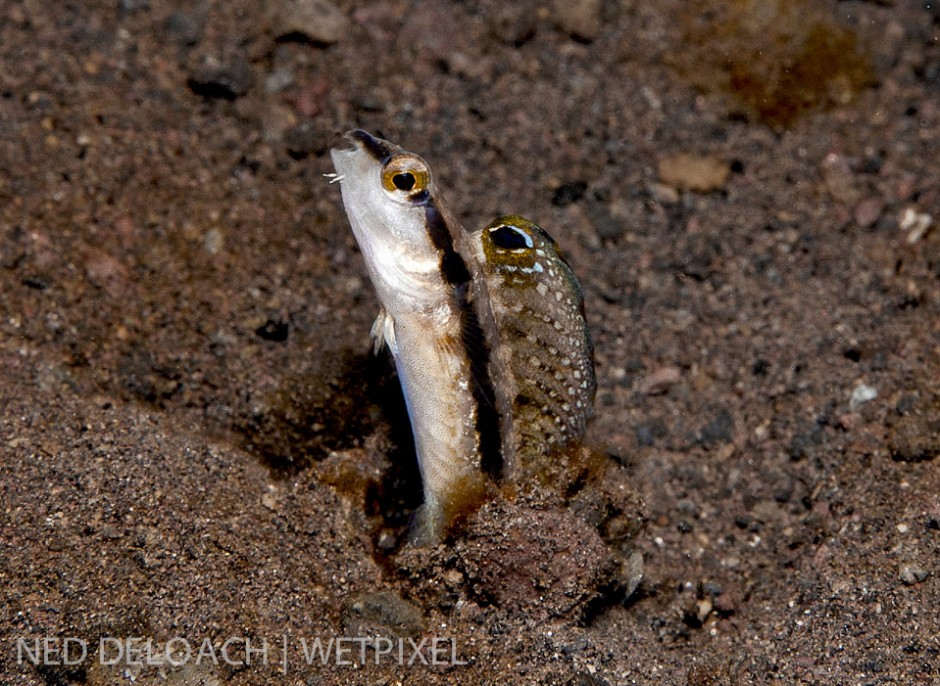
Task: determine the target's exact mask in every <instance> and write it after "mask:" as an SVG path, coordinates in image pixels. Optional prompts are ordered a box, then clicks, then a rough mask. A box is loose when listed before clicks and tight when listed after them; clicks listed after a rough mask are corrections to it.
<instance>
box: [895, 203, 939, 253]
mask: <svg viewBox="0 0 940 686" xmlns="http://www.w3.org/2000/svg"><path fill="white" fill-rule="evenodd" d="M932 224H933V217H932V216H930V215H929V214H927V213H926V212H918V211H917V210H915V209H914V208H913V207H908V208H905V210H904V211H903V212H901V216H900V218H899V219H898V226H899V227H900V229H901V231H907V237H906V238H905V240H906V241H907V242H908V243H910V244H911V245H913V244H914V243H916V242H917V241H919V240H920V239H921V238H923V237H924V236H925V235H927V230H928V229H929V228H930V226H931V225H932Z"/></svg>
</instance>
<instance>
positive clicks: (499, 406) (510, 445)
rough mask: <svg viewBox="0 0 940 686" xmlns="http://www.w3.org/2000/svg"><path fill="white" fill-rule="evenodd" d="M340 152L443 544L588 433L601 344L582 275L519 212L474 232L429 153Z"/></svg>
mask: <svg viewBox="0 0 940 686" xmlns="http://www.w3.org/2000/svg"><path fill="white" fill-rule="evenodd" d="M346 139H347V141H348V142H349V147H347V148H336V149H333V150H331V157H332V160H333V165H334V168H335V170H336V171H335V174H334V175H331V183H334V182H338V183H339V185H340V190H341V195H342V200H343V205H344V207H345V210H346V215H347V217H348V219H349V223H350V226H351V227H352V231H353V234H354V236H355V238H356V241H357V243H358V244H359V248H360V251H361V253H362V256H363V259H364V261H365V265H366V270H367V272H368V275H369V279H370V281H371V282H372V285H373V287H374V288H375V291H376V295H377V297H378V300H379V314H378V316H377V317H376V320H375V323H374V324H373V326H372V329H371V336H372V339H373V345H374V347H375V349H376V351H378V350H380V349H381V348H382V347H387V348H388V350H389V352H390V353H391V356H392V359H393V360H394V363H395V367H396V370H397V372H398V377H399V381H400V383H401V386H402V392H403V395H404V398H405V404H406V407H407V409H408V416H409V420H410V423H411V429H412V434H413V436H414V442H415V450H416V453H417V458H418V466H419V471H420V474H421V479H422V485H423V496H424V503H423V505H422V506H421V508H420V509H419V511H418V515H417V519H416V524H415V526H414V527H413V533H412V538H411V542H412V543H413V544H414V545H418V546H426V545H434V544H436V543H438V542H440V541H441V540H442V537H443V536H444V534H445V533H446V532H447V531H448V530H449V529H450V528H451V526H452V525H453V524H454V523H455V521H456V520H458V519H459V518H461V517H464V516H466V515H468V514H469V513H471V512H472V511H473V510H474V509H475V508H477V507H479V505H480V504H482V503H483V502H484V501H485V500H486V498H488V497H490V495H491V494H492V493H493V490H494V485H495V484H498V483H500V482H502V481H504V480H506V479H513V478H523V477H524V472H525V469H524V465H525V464H527V461H528V460H530V458H531V459H532V460H536V461H537V460H538V459H539V458H541V457H544V456H546V455H549V454H550V453H551V452H552V451H553V450H555V449H556V448H558V447H560V446H564V445H566V444H567V443H570V442H571V441H575V440H578V439H579V438H580V437H581V435H582V434H583V431H584V426H585V422H586V421H587V418H588V417H589V416H590V413H591V408H592V406H593V403H592V401H593V395H594V389H595V385H596V383H595V378H594V370H593V347H592V344H591V339H590V333H589V331H588V329H587V324H586V323H585V317H584V305H583V297H582V295H581V290H580V287H579V285H578V281H577V279H576V277H575V275H574V273H573V271H572V270H571V268H570V266H569V265H568V264H567V262H566V261H565V260H564V258H563V257H562V255H561V251H560V249H559V247H558V245H557V243H555V241H554V240H553V239H552V238H551V237H550V236H549V235H548V233H547V232H545V231H544V230H543V229H541V228H540V227H538V226H537V225H536V224H534V223H532V222H530V221H528V220H526V219H523V218H522V217H518V216H515V215H507V216H504V217H500V218H498V219H497V220H495V221H493V222H491V223H490V224H488V225H487V226H485V227H484V228H483V229H480V230H478V231H473V232H470V231H467V230H466V229H464V228H463V227H462V226H461V225H460V224H459V223H458V222H457V220H456V219H455V217H454V216H453V214H452V213H451V212H450V211H449V210H448V208H447V206H446V205H445V203H444V200H443V197H442V194H441V192H440V190H439V189H438V187H437V185H436V183H435V181H434V178H433V176H432V173H431V169H430V167H429V165H428V164H427V162H425V161H424V160H423V159H422V158H421V157H419V156H418V155H416V154H414V153H412V152H408V151H406V150H404V149H402V148H401V147H399V146H397V145H395V144H393V143H390V142H389V141H386V140H383V139H381V138H378V137H376V136H373V135H372V134H370V133H368V132H365V131H362V130H354V131H350V132H349V133H347V134H346Z"/></svg>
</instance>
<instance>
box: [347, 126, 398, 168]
mask: <svg viewBox="0 0 940 686" xmlns="http://www.w3.org/2000/svg"><path fill="white" fill-rule="evenodd" d="M345 138H346V140H348V141H349V142H351V143H352V144H353V145H354V146H355V148H356V149H358V150H363V151H365V152H367V153H369V155H370V156H371V157H372V158H373V159H374V160H375V161H376V162H378V163H379V164H383V165H384V164H385V163H386V162H388V161H389V160H390V159H392V156H393V155H395V153H396V152H397V151H398V146H397V145H394V144H392V143H389V142H388V141H386V140H383V139H381V138H378V137H376V136H373V135H372V134H371V133H369V132H368V131H363V130H362V129H353V130H352V131H348V132H347V133H346V135H345Z"/></svg>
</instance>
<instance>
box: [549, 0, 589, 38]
mask: <svg viewBox="0 0 940 686" xmlns="http://www.w3.org/2000/svg"><path fill="white" fill-rule="evenodd" d="M552 9H553V12H554V16H555V21H556V22H558V25H559V26H560V27H561V29H562V30H563V31H564V32H565V33H568V34H570V35H571V36H573V37H575V38H577V39H579V40H582V41H585V42H590V41H592V40H594V39H595V38H597V34H598V33H600V30H601V0H555V2H554V3H553V5H552Z"/></svg>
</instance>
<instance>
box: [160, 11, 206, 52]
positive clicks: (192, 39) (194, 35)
mask: <svg viewBox="0 0 940 686" xmlns="http://www.w3.org/2000/svg"><path fill="white" fill-rule="evenodd" d="M163 26H164V28H165V29H166V32H167V33H169V34H170V35H171V36H172V37H173V40H175V41H176V42H177V43H179V44H180V45H186V46H190V45H195V44H196V43H198V42H199V38H200V35H201V33H202V28H201V27H200V26H199V22H197V21H196V20H195V19H193V18H192V17H190V16H189V15H188V14H183V13H182V12H174V13H173V14H171V15H170V16H169V17H167V18H166V22H164V24H163Z"/></svg>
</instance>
